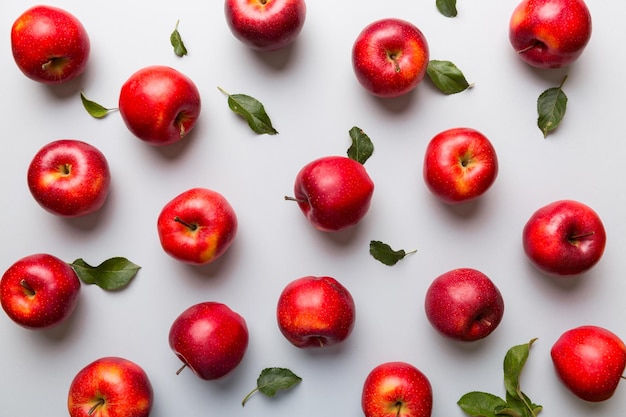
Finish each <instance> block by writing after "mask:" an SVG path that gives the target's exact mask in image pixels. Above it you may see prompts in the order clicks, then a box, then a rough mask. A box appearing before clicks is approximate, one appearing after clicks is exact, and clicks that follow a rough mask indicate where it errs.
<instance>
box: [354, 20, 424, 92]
mask: <svg viewBox="0 0 626 417" xmlns="http://www.w3.org/2000/svg"><path fill="white" fill-rule="evenodd" d="M429 59H430V58H429V49H428V42H427V41H426V38H425V37H424V34H423V33H422V32H421V31H420V30H419V29H418V28H417V27H416V26H415V25H413V24H412V23H410V22H407V21H405V20H402V19H395V18H385V19H380V20H377V21H375V22H373V23H370V24H369V25H367V26H366V27H365V28H364V29H363V30H362V31H361V33H360V34H359V35H358V36H357V38H356V40H355V42H354V45H353V46H352V66H353V69H354V73H355V75H356V78H357V80H358V81H359V83H360V84H361V85H362V86H363V87H364V88H365V89H366V90H367V91H369V92H370V93H371V94H373V95H375V96H377V97H383V98H393V97H399V96H401V95H404V94H407V93H408V92H409V91H411V90H413V89H414V88H415V87H417V85H418V84H419V83H420V82H421V81H422V80H423V79H424V76H425V75H426V69H427V67H428V62H429Z"/></svg>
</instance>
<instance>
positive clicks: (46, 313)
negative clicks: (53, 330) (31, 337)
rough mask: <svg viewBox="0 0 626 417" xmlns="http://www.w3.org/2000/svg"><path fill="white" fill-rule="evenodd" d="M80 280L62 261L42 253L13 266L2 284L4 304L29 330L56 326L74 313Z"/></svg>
mask: <svg viewBox="0 0 626 417" xmlns="http://www.w3.org/2000/svg"><path fill="white" fill-rule="evenodd" d="M80 285H81V284H80V280H79V279H78V276H77V275H76V273H75V272H74V270H73V269H72V268H71V267H70V265H69V264H68V263H66V262H64V261H62V260H61V259H59V258H57V257H55V256H52V255H48V254H44V253H38V254H33V255H29V256H25V257H23V258H21V259H19V260H18V261H16V262H15V263H13V264H12V265H11V266H10V267H9V268H8V269H7V270H6V271H5V272H4V274H3V275H2V279H1V280H0V302H1V303H2V308H3V309H4V311H5V312H6V313H7V315H8V316H9V317H10V318H11V320H13V321H14V322H15V323H17V324H19V325H20V326H22V327H25V328H27V329H44V328H50V327H53V326H56V325H58V324H60V323H61V322H63V321H64V320H66V319H67V318H68V317H69V316H70V315H71V314H72V312H74V310H75V308H76V305H77V304H78V295H79V293H80Z"/></svg>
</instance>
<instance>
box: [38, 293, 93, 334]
mask: <svg viewBox="0 0 626 417" xmlns="http://www.w3.org/2000/svg"><path fill="white" fill-rule="evenodd" d="M82 290H83V289H82V288H81V291H82ZM78 298H79V300H78V303H77V305H76V308H75V309H74V311H73V312H72V314H70V316H69V317H67V318H66V319H65V320H63V321H62V322H61V323H59V324H57V325H55V326H53V327H50V328H47V329H39V330H32V331H33V332H35V333H36V335H37V336H39V335H41V336H42V337H44V338H45V339H46V340H47V341H49V342H53V343H61V342H63V341H65V340H67V338H68V337H69V335H70V334H72V333H74V331H75V329H76V328H78V326H79V322H80V321H82V318H83V317H84V314H85V312H84V307H85V306H84V303H83V302H82V301H83V300H81V294H80V293H79V295H78Z"/></svg>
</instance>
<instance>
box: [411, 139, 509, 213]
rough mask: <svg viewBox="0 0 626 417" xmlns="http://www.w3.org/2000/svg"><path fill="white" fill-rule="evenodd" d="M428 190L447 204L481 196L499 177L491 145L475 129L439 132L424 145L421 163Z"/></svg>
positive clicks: (495, 156) (494, 151)
mask: <svg viewBox="0 0 626 417" xmlns="http://www.w3.org/2000/svg"><path fill="white" fill-rule="evenodd" d="M423 176H424V181H425V182H426V185H427V187H428V189H429V190H430V191H431V192H432V193H433V194H434V195H435V196H436V197H437V198H439V199H440V200H441V201H443V202H444V203H448V204H458V203H465V202H468V201H471V200H474V199H476V198H478V197H480V196H481V195H483V194H484V193H485V192H486V191H487V190H488V189H489V188H490V187H491V186H492V185H493V183H494V182H495V180H496V177H497V176H498V157H497V155H496V150H495V149H494V147H493V145H492V144H491V142H490V141H489V139H487V137H485V135H483V134H482V133H480V132H479V131H477V130H474V129H470V128H466V127H460V128H454V129H448V130H445V131H443V132H440V133H438V134H437V135H435V137H433V138H432V139H431V141H430V142H429V143H428V146H427V147H426V152H425V155H424V165H423Z"/></svg>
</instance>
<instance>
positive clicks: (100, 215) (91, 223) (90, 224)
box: [60, 187, 115, 232]
mask: <svg viewBox="0 0 626 417" xmlns="http://www.w3.org/2000/svg"><path fill="white" fill-rule="evenodd" d="M114 193H115V191H114V187H110V189H109V194H108V195H107V199H106V201H105V202H104V205H103V206H102V207H101V208H100V209H99V210H97V211H95V212H93V213H90V214H86V215H83V216H78V217H60V219H61V220H62V221H63V222H64V223H65V224H67V225H69V226H71V227H73V228H74V229H76V230H80V231H85V232H91V231H93V230H95V229H96V228H97V227H99V226H100V225H101V224H102V223H104V221H105V220H104V219H105V218H106V217H107V216H109V214H110V213H111V206H112V203H111V200H112V199H113V198H114Z"/></svg>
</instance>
